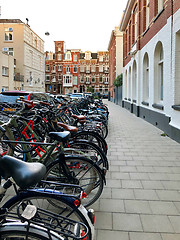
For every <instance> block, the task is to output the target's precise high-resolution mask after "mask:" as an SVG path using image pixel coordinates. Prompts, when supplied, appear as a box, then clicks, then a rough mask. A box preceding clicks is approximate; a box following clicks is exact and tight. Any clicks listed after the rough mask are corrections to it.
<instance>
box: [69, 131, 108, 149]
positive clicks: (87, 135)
mask: <svg viewBox="0 0 180 240" xmlns="http://www.w3.org/2000/svg"><path fill="white" fill-rule="evenodd" d="M73 139H84V140H88V141H89V142H92V143H94V144H96V145H97V146H98V147H100V148H101V150H102V151H103V153H104V154H107V149H108V147H107V143H106V141H105V139H104V138H103V137H101V135H100V134H99V133H97V132H93V131H80V132H77V133H76V134H75V135H74V136H73Z"/></svg>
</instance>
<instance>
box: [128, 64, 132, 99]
mask: <svg viewBox="0 0 180 240" xmlns="http://www.w3.org/2000/svg"><path fill="white" fill-rule="evenodd" d="M128 99H131V67H129V77H128Z"/></svg>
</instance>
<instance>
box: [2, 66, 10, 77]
mask: <svg viewBox="0 0 180 240" xmlns="http://www.w3.org/2000/svg"><path fill="white" fill-rule="evenodd" d="M2 76H4V77H8V76H9V68H8V67H5V66H2Z"/></svg>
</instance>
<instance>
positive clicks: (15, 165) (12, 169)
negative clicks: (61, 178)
mask: <svg viewBox="0 0 180 240" xmlns="http://www.w3.org/2000/svg"><path fill="white" fill-rule="evenodd" d="M0 172H1V175H2V176H3V177H4V178H5V179H7V178H9V177H12V178H13V179H14V181H15V183H16V184H17V185H18V186H19V187H20V188H27V187H30V186H32V185H34V184H36V183H38V182H39V181H40V180H41V179H42V178H43V177H44V175H45V173H46V167H45V166H44V165H43V164H41V163H37V162H35V163H34V162H33V163H28V162H23V161H21V160H19V159H17V158H15V157H11V156H7V155H6V156H4V157H2V158H0Z"/></svg>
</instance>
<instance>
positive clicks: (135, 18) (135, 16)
mask: <svg viewBox="0 0 180 240" xmlns="http://www.w3.org/2000/svg"><path fill="white" fill-rule="evenodd" d="M137 36H138V28H137V7H136V9H135V12H134V39H135V41H137Z"/></svg>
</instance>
